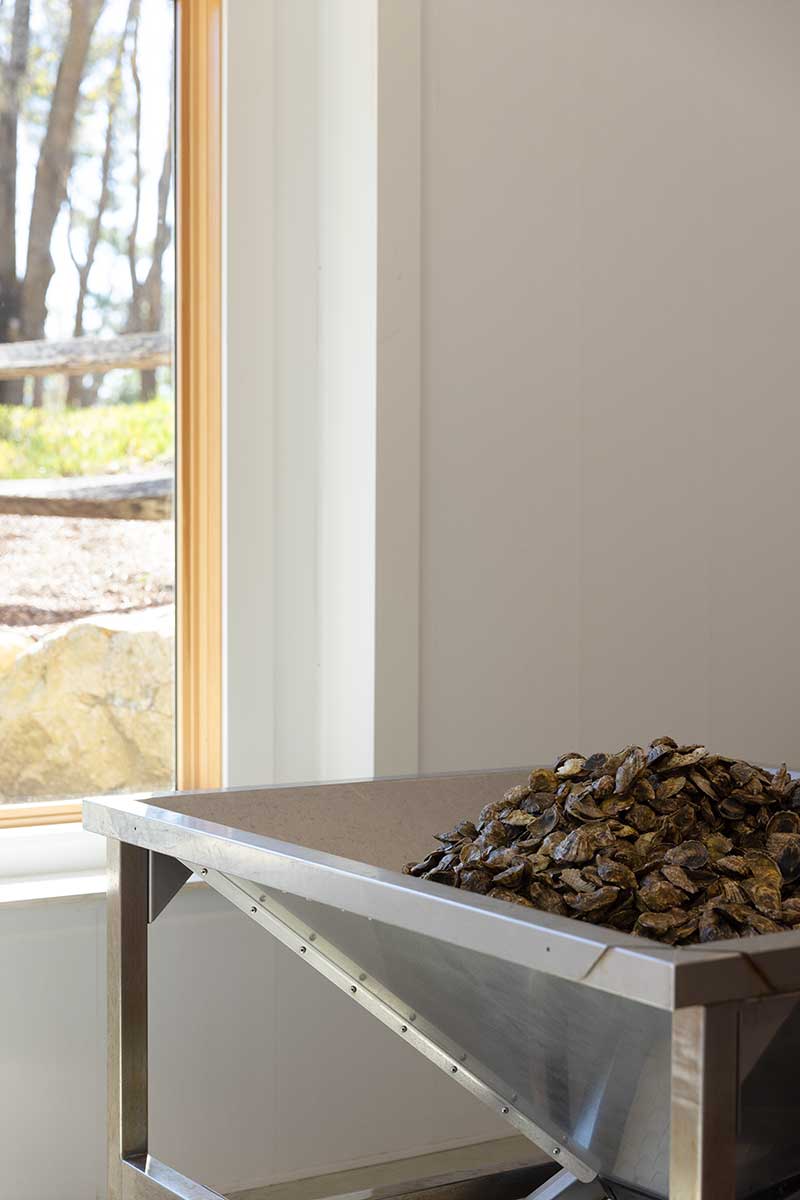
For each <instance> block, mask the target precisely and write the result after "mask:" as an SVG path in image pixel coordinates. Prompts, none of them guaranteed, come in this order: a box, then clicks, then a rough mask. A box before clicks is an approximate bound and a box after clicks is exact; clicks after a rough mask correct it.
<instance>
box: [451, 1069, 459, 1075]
mask: <svg viewBox="0 0 800 1200" xmlns="http://www.w3.org/2000/svg"><path fill="white" fill-rule="evenodd" d="M450 1070H451V1071H452V1073H453V1074H454V1075H455V1073H456V1071H457V1070H458V1067H451V1068H450Z"/></svg>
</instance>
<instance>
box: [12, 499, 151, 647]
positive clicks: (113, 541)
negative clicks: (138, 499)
mask: <svg viewBox="0 0 800 1200" xmlns="http://www.w3.org/2000/svg"><path fill="white" fill-rule="evenodd" d="M174 576H175V551H174V526H173V524H172V522H171V521H97V520H75V519H65V518H61V517H10V516H2V515H0V626H13V627H14V628H17V629H20V630H24V631H26V632H30V633H33V634H34V635H36V634H43V633H46V632H47V631H48V627H49V626H52V625H54V624H58V623H60V622H62V621H71V620H74V619H75V618H77V617H83V616H88V615H89V614H90V613H99V612H120V611H128V610H130V609H135V608H146V607H149V606H150V605H152V604H169V603H171V601H172V600H173V596H174Z"/></svg>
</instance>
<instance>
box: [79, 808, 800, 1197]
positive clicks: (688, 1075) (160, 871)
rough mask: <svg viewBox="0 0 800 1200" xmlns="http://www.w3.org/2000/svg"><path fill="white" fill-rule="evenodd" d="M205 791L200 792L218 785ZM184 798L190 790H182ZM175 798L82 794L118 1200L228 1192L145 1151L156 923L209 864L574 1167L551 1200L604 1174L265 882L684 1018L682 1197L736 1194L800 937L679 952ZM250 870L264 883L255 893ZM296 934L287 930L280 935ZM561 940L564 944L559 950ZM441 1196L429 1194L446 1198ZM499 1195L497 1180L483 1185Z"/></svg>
mask: <svg viewBox="0 0 800 1200" xmlns="http://www.w3.org/2000/svg"><path fill="white" fill-rule="evenodd" d="M208 795H209V794H208V793H198V796H208ZM182 800H183V804H184V805H185V804H186V794H183V797H182ZM168 801H169V798H168V797H159V798H150V797H116V796H115V797H101V798H96V799H92V800H88V801H86V802H85V803H84V824H85V825H86V827H87V828H89V829H91V830H93V831H94V832H97V833H100V834H103V835H105V836H106V837H107V838H108V839H109V842H108V844H109V879H108V951H109V953H108V1003H109V1033H108V1038H109V1093H108V1094H109V1101H108V1145H109V1200H175V1198H178V1200H220V1197H219V1196H218V1194H217V1193H215V1192H213V1191H211V1190H210V1189H208V1188H206V1187H203V1186H202V1185H201V1184H199V1183H196V1182H194V1181H192V1180H189V1179H187V1178H185V1177H184V1176H182V1175H180V1174H179V1173H178V1172H176V1171H174V1170H172V1169H171V1168H170V1167H168V1166H166V1165H165V1164H163V1163H161V1162H158V1161H157V1160H154V1159H153V1158H151V1157H150V1156H149V1155H148V1116H147V931H148V924H149V922H150V921H152V920H154V919H155V918H156V917H157V916H158V914H159V912H160V911H161V910H162V909H163V907H164V906H165V905H166V904H167V903H168V902H169V900H170V898H171V897H172V896H173V895H174V894H175V892H176V891H177V890H178V889H179V888H180V886H181V885H182V884H183V883H184V882H185V880H186V879H187V878H188V877H189V875H190V873H191V871H192V870H193V869H196V870H197V871H199V872H200V873H201V874H202V875H204V876H205V877H206V879H207V881H208V882H209V883H211V884H212V885H213V886H215V887H216V889H217V890H218V891H220V892H221V893H222V894H223V895H226V896H227V898H228V899H229V900H230V901H231V902H232V903H233V904H235V906H236V907H238V908H240V910H241V911H243V912H244V913H245V914H246V915H248V916H250V917H251V918H252V919H255V920H256V921H257V922H258V923H259V924H260V925H262V927H264V928H268V929H269V930H270V932H271V933H272V934H273V935H275V936H278V937H280V939H281V940H283V941H284V943H285V944H286V945H288V946H289V947H290V948H291V949H293V950H294V952H295V953H296V954H297V955H298V957H303V958H304V959H305V961H306V962H308V963H309V965H311V966H315V967H316V969H317V970H322V972H323V973H324V974H326V975H327V976H328V978H330V979H332V981H333V982H334V983H335V984H337V986H339V987H340V988H341V989H342V990H343V991H346V992H348V993H349V994H350V995H351V998H352V999H353V1001H354V1002H356V1003H359V1004H361V1005H362V1006H364V1007H367V1008H369V1009H370V1010H371V1011H372V1012H373V1015H377V1016H378V1017H379V1018H380V1019H382V1020H383V1021H384V1023H385V1024H387V1025H390V1026H391V1025H392V1024H394V1027H395V1032H397V1033H398V1035H399V1036H402V1037H404V1038H405V1039H406V1040H414V1044H416V1048H417V1049H418V1050H421V1051H422V1052H423V1053H425V1054H427V1056H428V1057H429V1058H430V1059H431V1061H434V1062H436V1064H437V1065H438V1066H440V1067H441V1068H442V1069H443V1070H447V1071H449V1072H451V1073H452V1075H453V1078H454V1079H455V1080H456V1081H457V1082H460V1083H461V1084H462V1085H464V1086H466V1087H468V1088H469V1089H470V1090H471V1091H473V1092H474V1093H475V1094H478V1095H480V1096H481V1098H482V1099H483V1100H484V1101H486V1102H487V1103H490V1104H492V1105H493V1106H496V1107H497V1109H498V1111H499V1112H500V1113H501V1114H502V1115H503V1116H505V1117H506V1119H507V1120H510V1121H511V1122H512V1123H513V1124H515V1125H516V1127H517V1128H518V1129H521V1130H522V1131H523V1132H525V1133H526V1134H527V1135H528V1136H529V1137H530V1139H531V1140H532V1141H534V1142H535V1143H536V1144H537V1145H539V1146H540V1147H541V1148H542V1149H544V1150H545V1152H546V1153H547V1154H549V1155H550V1156H551V1157H552V1160H553V1162H554V1163H556V1164H558V1165H559V1166H562V1167H564V1168H566V1169H562V1171H561V1172H560V1173H559V1175H558V1176H557V1177H556V1178H555V1179H554V1180H551V1181H549V1182H548V1183H546V1184H545V1185H544V1187H543V1189H542V1197H541V1200H545V1197H552V1196H555V1195H562V1196H563V1195H565V1194H567V1193H570V1194H571V1193H573V1192H578V1193H580V1194H581V1197H582V1200H592V1197H597V1196H598V1195H603V1194H604V1192H603V1190H602V1188H600V1190H598V1182H597V1180H596V1178H595V1176H594V1172H593V1171H592V1170H591V1169H590V1168H588V1167H586V1166H585V1165H584V1164H581V1163H580V1162H578V1161H577V1160H575V1159H573V1158H572V1156H571V1155H568V1153H567V1152H565V1151H564V1150H563V1148H561V1147H558V1146H553V1145H552V1139H550V1138H549V1137H548V1135H547V1134H546V1133H545V1132H544V1131H541V1130H538V1129H536V1128H535V1127H531V1125H530V1122H527V1121H526V1120H525V1119H524V1118H522V1117H521V1114H516V1113H514V1112H511V1111H509V1107H508V1106H507V1104H505V1103H504V1102H503V1100H502V1098H501V1097H499V1096H497V1095H496V1094H494V1093H492V1092H491V1088H487V1087H485V1085H484V1084H482V1082H481V1081H480V1080H474V1079H472V1078H470V1076H469V1072H468V1071H458V1067H457V1064H453V1065H451V1060H450V1059H449V1058H448V1056H447V1054H446V1053H442V1051H441V1048H440V1047H437V1045H436V1043H435V1042H431V1040H430V1039H429V1038H426V1036H425V1032H424V1030H418V1029H415V1030H411V1031H409V1028H408V1026H407V1023H403V1024H400V1021H402V1017H400V1016H399V1015H398V1014H397V1013H396V1012H395V1011H394V1009H393V1007H392V1002H391V997H388V998H387V997H385V996H381V995H377V994H375V992H372V993H370V992H369V990H368V989H359V987H358V983H357V982H353V977H352V975H351V974H350V973H349V972H348V969H347V965H346V964H344V965H342V964H341V963H338V962H336V961H335V960H334V958H333V956H332V955H330V954H328V955H326V954H325V952H324V949H320V948H318V947H312V946H310V945H309V938H308V937H307V936H306V937H305V938H303V937H301V936H299V935H298V934H297V933H296V932H295V931H294V930H293V929H292V928H291V925H287V924H286V923H285V921H284V920H283V918H282V916H281V914H280V912H277V911H276V910H275V906H274V904H270V902H269V901H267V899H266V897H265V896H263V895H262V896H261V897H259V895H258V892H259V888H258V885H259V883H260V884H263V885H264V886H268V887H269V888H270V889H276V890H277V891H278V892H286V893H290V894H296V895H300V896H304V897H306V898H309V899H319V900H322V901H323V902H325V903H328V904H333V905H337V906H338V907H341V908H345V909H347V910H349V911H352V912H356V913H361V914H362V915H366V916H371V917H373V918H375V919H380V920H387V919H389V923H390V924H395V925H399V926H401V927H405V928H409V929H424V930H426V931H427V932H429V933H431V934H432V935H433V936H441V937H445V938H448V939H450V940H451V941H453V942H455V943H456V944H460V945H463V946H465V947H468V948H470V949H475V950H478V951H480V952H482V953H486V952H489V953H491V954H493V955H494V956H497V957H500V956H503V957H507V958H509V959H510V960H511V961H513V962H519V963H521V964H523V965H525V966H529V967H532V968H534V969H536V970H541V971H545V972H550V973H552V974H558V975H560V976H561V977H563V978H568V979H573V980H579V981H581V982H582V983H583V984H585V985H586V986H589V987H594V988H599V989H600V990H602V991H607V992H611V993H613V994H616V995H619V996H624V997H627V998H629V999H634V1000H637V1001H639V1002H641V1003H644V1004H648V1005H653V1006H654V1007H657V1008H660V1009H662V1010H667V1011H669V1012H670V1013H671V1021H672V1067H671V1151H670V1198H671V1200H733V1197H734V1195H735V1173H734V1150H735V1143H736V1095H737V1069H738V1058H737V1030H738V1023H739V1013H740V1009H741V1007H742V1005H744V1004H745V1003H747V1002H748V1001H749V1000H751V999H753V998H756V997H763V996H774V995H778V994H783V995H786V994H791V993H794V992H797V991H798V990H800V933H783V934H778V935H767V936H763V937H760V938H758V939H752V940H750V941H748V943H747V950H746V951H745V950H744V949H743V948H742V946H743V943H742V942H740V941H737V942H734V943H731V942H729V943H727V944H726V945H725V946H723V947H719V948H715V949H712V950H709V949H708V948H705V947H689V948H685V949H681V950H675V949H671V948H666V947H661V946H659V945H657V944H655V943H653V944H648V943H645V942H644V941H643V940H642V939H638V938H633V937H631V936H628V935H624V934H615V933H613V932H612V931H608V930H603V929H599V928H596V927H593V926H586V925H584V924H582V923H579V922H576V921H573V920H571V919H569V918H563V917H557V916H551V915H550V914H546V913H541V912H538V911H535V910H530V909H517V908H516V907H515V906H512V905H508V904H505V903H503V902H499V901H495V900H490V899H488V898H487V897H484V896H479V895H474V894H465V893H462V892H459V891H456V890H454V889H446V888H442V887H440V886H439V885H436V884H432V883H428V882H426V881H423V880H417V879H414V878H411V877H409V876H404V875H402V874H400V873H398V872H395V871H388V870H384V869H381V868H378V867H371V866H369V865H366V864H364V863H358V862H353V861H349V860H346V859H343V858H340V857H336V856H333V855H328V854H324V853H322V852H320V851H314V850H308V849H305V848H304V847H301V846H298V845H294V844H287V843H282V842H278V841H274V840H273V839H270V838H267V837H263V836H260V835H258V834H253V833H245V832H243V831H241V830H238V829H235V828H232V827H228V826H224V825H220V824H218V823H216V822H211V821H207V820H201V819H199V818H196V817H192V816H188V815H186V813H185V811H184V812H181V813H176V812H174V811H171V810H170V809H169V808H167V807H164V805H165V804H167V803H168ZM244 880H249V881H250V880H251V881H253V890H251V891H248V890H247V888H246V886H244V885H243V881H244ZM282 931H283V933H282ZM555 946H557V948H558V953H557V954H552V953H550V949H551V947H555ZM435 1194H436V1193H435V1192H432V1193H431V1195H435ZM486 1194H487V1195H488V1194H489V1193H488V1191H487V1193H486Z"/></svg>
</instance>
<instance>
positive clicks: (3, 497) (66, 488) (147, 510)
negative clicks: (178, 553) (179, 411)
mask: <svg viewBox="0 0 800 1200" xmlns="http://www.w3.org/2000/svg"><path fill="white" fill-rule="evenodd" d="M172 491H173V476H172V474H171V473H170V474H167V473H162V474H159V475H96V476H93V477H90V478H73V479H9V480H2V481H0V515H3V516H11V515H13V516H20V517H97V518H105V519H106V520H108V519H116V520H122V521H168V520H169V519H170V517H171V516H172Z"/></svg>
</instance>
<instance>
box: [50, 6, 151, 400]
mask: <svg viewBox="0 0 800 1200" xmlns="http://www.w3.org/2000/svg"><path fill="white" fill-rule="evenodd" d="M137 2H138V0H130V6H129V8H128V15H127V17H126V20H125V26H124V28H123V30H122V36H121V37H120V39H119V44H118V46H117V53H116V55H115V58H114V65H113V67H112V70H111V75H110V77H109V80H108V109H107V113H106V138H105V145H104V147H103V157H102V160H101V163H100V196H99V198H98V201H97V209H96V211H95V214H94V217H93V218H92V223H91V225H90V227H89V237H88V240H87V244H86V256H85V258H84V260H83V262H81V263H79V262H78V260H77V258H76V257H75V255H74V254H73V255H72V261H73V262H74V264H75V268H76V270H77V272H78V298H77V301H76V304H75V323H74V328H73V333H74V336H75V337H82V336H83V334H84V333H85V329H84V324H83V318H84V312H85V308H86V298H87V296H88V294H89V276H90V275H91V273H92V267H93V266H94V260H95V256H96V254H97V247H98V246H99V245H100V237H101V234H102V232H103V216H104V215H105V211H106V209H107V207H108V203H109V200H110V199H111V168H112V166H113V163H114V132H115V125H116V119H117V110H118V109H119V104H120V99H121V97H122V59H123V55H124V53H125V43H126V42H127V40H128V30H129V28H130V23H131V17H132V13H133V11H134V7H135V5H136V4H137ZM71 215H72V214H71V212H70V216H71ZM70 252H71V251H70ZM96 391H97V388H96V386H95V387H94V388H92V389H88V388H86V387H84V384H83V380H82V379H80V378H79V377H77V376H74V375H71V376H70V378H69V383H68V384H67V404H68V406H70V407H78V406H79V405H84V406H85V405H87V404H90V403H91V402H92V400H93V399H94V397H95V394H96Z"/></svg>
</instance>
